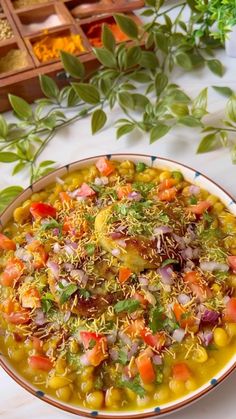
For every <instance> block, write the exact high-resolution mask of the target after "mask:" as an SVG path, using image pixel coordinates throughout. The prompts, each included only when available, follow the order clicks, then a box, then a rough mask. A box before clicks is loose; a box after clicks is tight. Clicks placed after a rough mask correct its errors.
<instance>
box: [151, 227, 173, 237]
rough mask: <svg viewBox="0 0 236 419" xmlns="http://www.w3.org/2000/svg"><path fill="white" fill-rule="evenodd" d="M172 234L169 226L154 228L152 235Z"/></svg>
mask: <svg viewBox="0 0 236 419" xmlns="http://www.w3.org/2000/svg"><path fill="white" fill-rule="evenodd" d="M171 232H172V228H170V227H169V226H159V227H156V228H154V230H153V233H154V234H157V235H158V234H167V233H171Z"/></svg>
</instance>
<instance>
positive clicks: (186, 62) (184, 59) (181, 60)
mask: <svg viewBox="0 0 236 419" xmlns="http://www.w3.org/2000/svg"><path fill="white" fill-rule="evenodd" d="M175 60H176V63H177V64H178V65H179V66H180V67H182V68H184V69H185V70H187V71H190V70H192V61H191V59H190V57H189V56H188V54H186V53H185V52H179V53H178V54H176V56H175Z"/></svg>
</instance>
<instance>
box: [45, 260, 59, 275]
mask: <svg viewBox="0 0 236 419" xmlns="http://www.w3.org/2000/svg"><path fill="white" fill-rule="evenodd" d="M47 267H48V268H49V269H50V271H51V273H52V275H53V276H54V278H58V277H59V265H58V263H56V262H53V261H52V260H48V261H47Z"/></svg>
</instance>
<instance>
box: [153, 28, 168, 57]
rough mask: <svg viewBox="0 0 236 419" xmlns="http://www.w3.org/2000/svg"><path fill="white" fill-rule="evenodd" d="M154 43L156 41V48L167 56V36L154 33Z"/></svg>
mask: <svg viewBox="0 0 236 419" xmlns="http://www.w3.org/2000/svg"><path fill="white" fill-rule="evenodd" d="M155 41H156V44H157V47H158V48H159V49H160V50H161V51H163V52H165V54H168V48H169V40H168V38H167V36H166V35H165V34H164V33H162V32H156V33H155Z"/></svg>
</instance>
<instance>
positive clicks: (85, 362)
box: [80, 354, 90, 367]
mask: <svg viewBox="0 0 236 419" xmlns="http://www.w3.org/2000/svg"><path fill="white" fill-rule="evenodd" d="M80 362H81V365H83V366H84V367H88V366H89V365H90V362H89V360H88V357H87V355H86V354H84V355H81V357H80Z"/></svg>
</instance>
